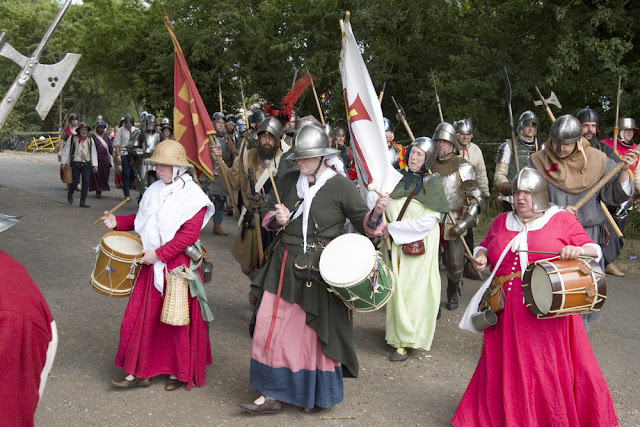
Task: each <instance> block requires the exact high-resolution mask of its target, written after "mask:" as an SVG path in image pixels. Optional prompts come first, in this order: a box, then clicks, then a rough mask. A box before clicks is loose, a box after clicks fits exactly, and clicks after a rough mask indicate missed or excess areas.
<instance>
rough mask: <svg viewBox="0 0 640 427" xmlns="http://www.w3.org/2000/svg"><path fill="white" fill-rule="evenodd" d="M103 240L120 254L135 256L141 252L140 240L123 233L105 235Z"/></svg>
mask: <svg viewBox="0 0 640 427" xmlns="http://www.w3.org/2000/svg"><path fill="white" fill-rule="evenodd" d="M103 241H104V244H105V246H107V247H109V248H111V249H112V250H114V251H116V252H118V253H120V254H122V255H132V256H136V255H140V254H141V253H142V245H141V244H140V242H138V241H137V240H135V239H134V237H133V236H131V237H128V236H127V235H125V234H124V233H123V234H119V235H109V236H105V237H104V239H103Z"/></svg>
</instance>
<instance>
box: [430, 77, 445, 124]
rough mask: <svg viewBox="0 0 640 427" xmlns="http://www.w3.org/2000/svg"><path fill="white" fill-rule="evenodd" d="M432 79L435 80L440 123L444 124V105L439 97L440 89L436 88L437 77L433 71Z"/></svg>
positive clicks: (434, 88)
mask: <svg viewBox="0 0 640 427" xmlns="http://www.w3.org/2000/svg"><path fill="white" fill-rule="evenodd" d="M431 79H432V80H433V90H434V91H435V93H436V104H438V113H440V123H444V116H443V115H442V103H441V102H440V97H439V96H438V87H437V86H436V76H435V75H434V74H433V70H431Z"/></svg>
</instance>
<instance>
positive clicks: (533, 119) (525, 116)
mask: <svg viewBox="0 0 640 427" xmlns="http://www.w3.org/2000/svg"><path fill="white" fill-rule="evenodd" d="M528 124H534V125H536V127H537V126H538V125H539V124H540V122H538V116H537V115H536V113H534V112H533V111H531V110H527V111H525V112H524V113H522V114H521V115H520V118H519V119H518V129H517V130H518V131H520V130H521V129H522V128H523V127H524V126H525V125H528Z"/></svg>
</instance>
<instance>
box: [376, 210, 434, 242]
mask: <svg viewBox="0 0 640 427" xmlns="http://www.w3.org/2000/svg"><path fill="white" fill-rule="evenodd" d="M437 225H438V218H436V217H434V216H433V215H429V214H424V215H422V216H419V217H418V218H414V219H410V220H402V221H394V222H391V223H389V224H388V225H387V229H388V230H389V234H391V237H393V242H394V243H395V244H397V245H404V244H405V243H411V242H415V241H417V240H422V239H424V238H425V237H427V236H428V235H429V233H431V231H432V230H433V229H434V228H435V227H436V226H437Z"/></svg>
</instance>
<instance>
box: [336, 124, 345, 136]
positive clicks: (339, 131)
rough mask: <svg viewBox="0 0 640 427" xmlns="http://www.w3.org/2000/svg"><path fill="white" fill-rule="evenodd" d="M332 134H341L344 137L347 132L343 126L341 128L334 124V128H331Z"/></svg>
mask: <svg viewBox="0 0 640 427" xmlns="http://www.w3.org/2000/svg"><path fill="white" fill-rule="evenodd" d="M333 134H334V135H335V136H338V135H342V136H344V137H346V136H347V132H346V131H345V130H344V129H343V128H341V127H340V126H336V127H335V128H333Z"/></svg>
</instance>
